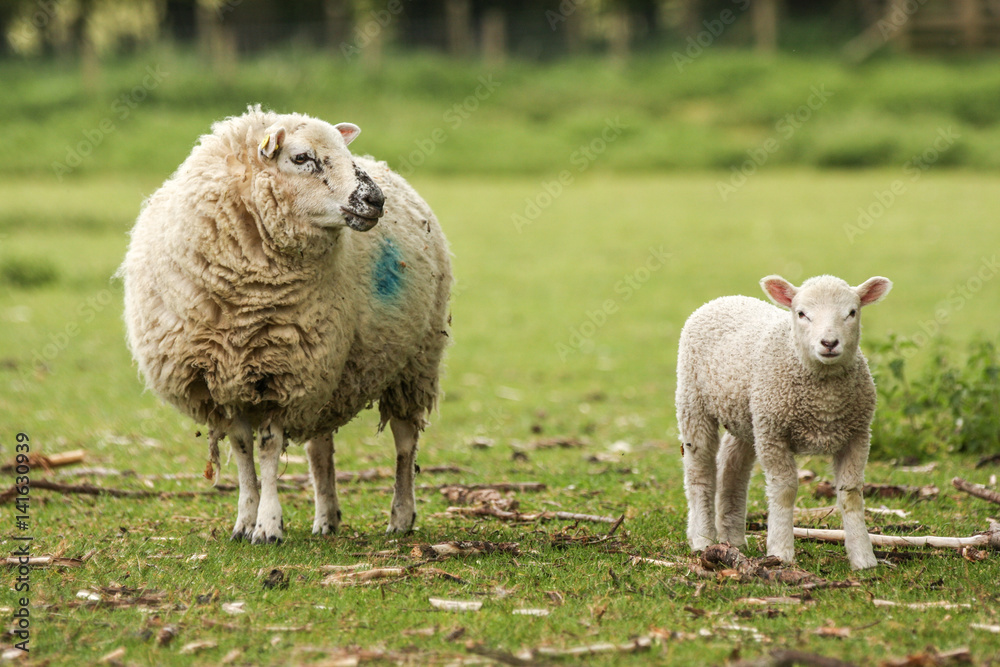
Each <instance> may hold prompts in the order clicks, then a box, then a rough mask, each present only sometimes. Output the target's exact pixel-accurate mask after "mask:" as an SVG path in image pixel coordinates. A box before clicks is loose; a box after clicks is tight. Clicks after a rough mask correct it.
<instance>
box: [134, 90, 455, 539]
mask: <svg viewBox="0 0 1000 667" xmlns="http://www.w3.org/2000/svg"><path fill="white" fill-rule="evenodd" d="M359 132H360V130H359V129H358V127H357V126H355V125H352V124H350V123H341V124H339V125H336V126H334V125H330V124H328V123H325V122H323V121H321V120H317V119H314V118H310V117H308V116H304V115H300V114H289V115H277V114H275V113H271V112H262V111H261V110H260V108H259V107H254V108H251V109H249V110H248V111H247V113H246V114H244V115H242V116H239V117H234V118H228V119H226V120H224V121H221V122H219V123H216V124H215V125H213V126H212V133H211V134H208V135H205V136H203V137H202V138H201V141H200V142H199V144H198V145H197V146H195V148H194V150H193V151H192V152H191V155H190V156H189V157H188V158H187V159H186V160H185V161H184V163H183V164H181V166H180V167H179V168H178V170H177V172H176V173H174V175H173V176H171V177H170V179H168V180H167V181H166V182H165V183H164V184H163V186H162V187H161V188H160V189H159V190H157V191H156V193H154V194H153V196H152V197H150V199H149V200H148V201H147V202H146V204H145V206H144V208H143V210H142V212H141V214H140V215H139V218H138V220H137V221H136V224H135V228H134V229H133V230H132V240H131V244H130V245H129V249H128V253H127V255H126V257H125V262H124V264H123V265H122V267H121V269H120V274H121V275H122V276H123V277H124V281H125V322H126V325H127V329H128V341H129V345H130V347H131V349H132V354H133V355H134V357H135V359H136V361H137V362H138V364H139V368H140V370H141V372H142V374H143V375H144V376H145V379H146V383H147V385H148V386H149V388H150V389H152V390H153V391H154V392H156V393H157V394H158V395H159V396H161V397H163V398H164V399H166V400H167V401H169V402H171V403H172V404H174V405H175V406H176V407H177V408H179V409H180V410H181V411H182V412H184V413H185V414H187V415H188V416H190V417H192V418H193V419H195V420H196V421H198V422H200V423H205V424H208V426H209V429H210V453H211V460H212V461H213V463H214V464H215V465H216V466H217V465H218V444H217V443H218V440H219V439H221V438H223V437H225V436H229V438H230V443H231V446H232V450H233V452H234V453H235V455H236V466H237V470H238V473H239V481H240V495H239V505H238V507H239V510H238V514H237V518H236V524H235V526H234V528H233V538H234V539H239V538H248V539H251V540H252V541H253V542H254V543H259V542H277V541H281V539H282V538H283V529H284V527H283V522H282V517H281V504H280V503H279V501H278V491H277V477H278V460H279V456H280V455H281V452H282V451H283V450H284V449H285V447H286V445H287V443H288V441H289V439H291V440H296V441H300V442H301V441H308V444H307V451H308V455H309V463H310V473H311V476H312V480H313V485H314V488H315V501H316V512H315V520H314V522H313V532H314V533H322V534H325V533H328V532H332V531H335V530H336V529H337V527H338V525H339V523H340V510H339V507H338V502H337V491H336V476H335V472H334V462H333V436H332V434H333V433H334V432H335V431H336V430H337V429H338V428H339V427H341V426H343V425H344V424H346V423H347V422H348V421H350V420H351V419H352V418H353V417H354V416H355V415H356V414H357V413H358V412H360V411H361V410H363V409H365V408H366V407H371V406H372V404H373V402H375V401H378V404H379V411H380V413H381V423H380V425H379V428H380V429H381V428H382V427H384V426H385V424H386V423H387V422H388V423H389V425H390V426H391V430H392V434H393V437H394V440H395V445H396V485H395V495H394V497H393V500H392V511H391V515H390V519H389V531H390V532H405V531H408V530H410V529H411V527H412V526H413V522H414V519H415V517H416V512H415V500H414V494H413V475H414V472H415V455H416V448H417V437H418V434H419V432H420V431H421V430H422V429H423V428H424V427H425V425H426V422H425V415H426V414H427V413H428V412H429V411H430V410H431V409H432V408H433V406H434V404H435V401H436V398H437V394H438V367H439V364H440V362H441V358H442V354H443V350H444V348H445V345H446V341H447V339H448V326H449V323H448V318H449V316H448V294H449V291H450V288H451V267H450V263H449V258H448V250H447V245H446V242H445V238H444V235H443V234H442V232H441V228H440V226H439V225H438V222H437V219H436V218H435V217H434V214H433V213H432V212H431V210H430V208H429V207H428V206H427V204H426V202H424V200H423V199H421V198H420V197H419V196H418V195H417V193H416V192H415V191H414V190H413V189H412V188H411V187H410V185H409V184H408V183H407V182H406V181H405V180H403V178H402V177H401V176H399V175H398V174H395V173H393V172H392V171H390V170H389V168H388V167H387V166H386V165H385V163H382V162H375V161H374V160H372V159H370V158H360V157H355V156H353V155H352V154H351V153H350V151H348V149H347V145H348V144H349V143H350V142H351V141H352V140H353V139H354V138H355V137H356V136H357V135H358V133H359ZM380 218H381V222H379V219H380ZM376 223H379V224H377V225H376ZM255 431H256V432H257V433H258V434H259V436H260V442H259V447H260V454H259V459H260V474H261V488H260V492H259V493H258V490H257V475H256V471H255V469H254V459H253V448H254V433H255ZM217 474H218V473H216V475H217Z"/></svg>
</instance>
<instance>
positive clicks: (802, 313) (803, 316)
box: [799, 310, 809, 320]
mask: <svg viewBox="0 0 1000 667" xmlns="http://www.w3.org/2000/svg"><path fill="white" fill-rule="evenodd" d="M799 319H800V320H808V319H809V318H808V317H806V313H805V311H804V310H800V311H799Z"/></svg>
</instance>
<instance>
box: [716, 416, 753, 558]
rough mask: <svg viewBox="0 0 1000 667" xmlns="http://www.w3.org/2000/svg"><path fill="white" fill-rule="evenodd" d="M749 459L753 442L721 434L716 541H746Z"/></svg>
mask: <svg viewBox="0 0 1000 667" xmlns="http://www.w3.org/2000/svg"><path fill="white" fill-rule="evenodd" d="M753 462H754V453H753V445H751V444H750V443H748V442H745V441H743V440H740V439H739V438H737V437H736V436H734V435H733V434H731V433H725V434H723V436H722V444H721V445H720V446H719V456H718V467H719V473H718V474H719V477H718V483H717V484H716V497H715V530H716V532H717V533H718V537H717V539H718V540H719V541H720V542H728V543H729V544H731V545H733V546H734V547H742V546H744V545H745V544H746V543H747V537H746V528H747V486H748V485H749V483H750V473H751V471H752V470H753Z"/></svg>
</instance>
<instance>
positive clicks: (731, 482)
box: [676, 276, 876, 568]
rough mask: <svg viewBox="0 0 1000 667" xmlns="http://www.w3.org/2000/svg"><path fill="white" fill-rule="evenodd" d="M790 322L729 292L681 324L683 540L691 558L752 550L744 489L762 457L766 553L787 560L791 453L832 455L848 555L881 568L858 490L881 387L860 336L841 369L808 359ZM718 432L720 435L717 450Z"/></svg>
mask: <svg viewBox="0 0 1000 667" xmlns="http://www.w3.org/2000/svg"><path fill="white" fill-rule="evenodd" d="M807 289H812V290H813V292H812V294H813V295H814V296H815V295H816V293H817V292H820V293H822V292H823V290H824V289H829V290H832V293H836V294H840V295H841V296H840V297H837V298H841V297H842V296H843V295H844V292H845V291H846V290H854V289H855V288H851V287H849V286H848V285H847V283H844V282H843V281H841V280H839V279H837V278H832V277H829V276H825V277H821V278H817V279H813V280H812V281H810V282H807V283H806V284H804V285H803V286H802V288H801V291H802V292H803V293H805V292H806V291H807ZM852 295H854V292H853V291H851V292H849V294H848V295H847V299H848V300H850V299H851V298H852ZM824 298H825V297H824V296H820V297H819V301H822V300H823V299H824ZM853 298H854V299H855V303H856V305H855V308H857V309H860V303H857V297H856V296H853ZM846 312H847V311H846V310H845V313H846ZM793 317H795V313H789V311H788V310H785V309H782V308H779V307H777V306H773V305H771V304H768V303H766V302H764V301H761V300H759V299H753V298H749V297H743V296H731V297H723V298H719V299H715V300H714V301H711V302H709V303H707V304H705V305H704V306H702V307H701V308H699V309H698V310H696V311H695V312H694V314H692V315H691V317H690V318H689V319H688V321H687V322H686V323H685V325H684V328H683V330H682V332H681V337H680V349H679V355H678V363H677V394H676V406H677V417H678V424H679V428H680V433H681V439H682V453H683V458H684V467H685V488H686V493H687V498H688V512H689V513H688V540H689V542H690V544H691V547H692V549H694V550H696V551H700V550H703V549H704V548H705V547H706V546H708V545H710V544H713V543H715V542H716V541H718V542H728V543H730V544H732V545H737V546H738V545H743V544H746V537H745V526H746V501H747V486H748V483H749V478H750V473H751V471H752V468H753V463H754V460H755V458H756V459H759V460H760V463H761V467H762V468H763V470H764V474H765V481H766V486H767V496H768V512H769V519H768V540H767V544H768V554H770V555H775V556H778V557H780V558H781V559H782V560H784V561H789V562H790V561H792V560H793V557H794V551H793V536H792V527H793V524H792V509H793V505H794V500H795V494H796V491H797V488H798V476H797V466H796V463H795V458H794V457H795V455H796V454H827V455H830V456H832V457H833V463H834V471H835V475H836V478H837V488H838V491H839V493H838V499H839V502H840V505H841V509H842V511H843V514H844V522H845V529H846V530H848V531H849V532H850V538H849V542H848V544H847V550H848V557H849V559H850V561H851V564H852V566H853V567H855V568H864V567H872V566H874V565H875V564H876V562H875V558H874V556H873V554H872V548H871V544H870V540H869V538H868V533H867V530H866V529H865V525H864V515H863V511H864V503H863V499H862V496H861V491H862V488H863V484H864V466H865V463H866V461H867V458H868V449H869V438H870V425H871V420H872V417H873V415H874V410H875V386H874V383H873V382H872V378H871V375H870V373H869V371H868V364H867V362H866V360H865V358H864V356H863V355H862V354H861V352H860V350H859V349H857V339H856V338H855V340H854V341H853V349H845V350H844V354H845V355H848V356H847V358H845V359H844V360H843V362H844V363H838V364H832V365H824V364H822V363H818V362H816V361H815V360H812V359H808V358H806V355H805V354H804V353H803V351H802V349H801V347H800V345H799V343H798V342H797V341H796V335H795V331H794V326H793V322H794V320H793V319H792V318H793ZM856 326H857V327H860V321H859V322H857V324H856ZM847 344H848V345H849V344H850V343H847ZM720 426H721V427H722V428H723V429H725V432H724V434H723V437H722V442H721V445H720V439H719V427H720Z"/></svg>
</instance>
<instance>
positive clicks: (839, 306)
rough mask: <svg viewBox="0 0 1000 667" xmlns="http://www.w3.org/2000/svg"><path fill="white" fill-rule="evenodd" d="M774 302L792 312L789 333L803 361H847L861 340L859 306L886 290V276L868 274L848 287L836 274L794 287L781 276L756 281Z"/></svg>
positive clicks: (826, 363) (888, 285)
mask: <svg viewBox="0 0 1000 667" xmlns="http://www.w3.org/2000/svg"><path fill="white" fill-rule="evenodd" d="M760 285H761V287H763V288H764V292H765V293H766V294H767V295H768V296H769V297H770V298H771V300H772V301H774V303H776V304H778V305H779V306H783V307H785V308H789V309H790V310H791V312H792V334H793V338H794V341H795V344H796V347H797V348H798V352H799V356H800V357H801V358H802V360H803V362H805V363H807V364H817V363H818V364H822V365H824V366H836V365H844V366H847V365H850V364H851V363H852V362H853V360H854V357H855V355H856V354H857V351H858V343H859V342H860V340H861V308H862V307H863V306H867V305H870V304H873V303H876V302H878V301H880V300H882V298H883V297H884V296H885V295H886V294H888V293H889V290H890V289H891V288H892V282H890V281H889V279H888V278H882V277H879V276H876V277H874V278H869V279H868V280H866V281H865V282H863V283H862V284H860V285H858V286H857V287H851V286H850V285H848V284H847V283H846V282H844V281H843V280H841V279H840V278H835V277H833V276H819V277H816V278H810V279H809V280H807V281H805V282H804V283H802V286H801V287H795V286H794V285H792V284H791V283H790V282H788V281H787V280H785V279H784V278H782V277H781V276H768V277H766V278H764V279H763V280H761V281H760Z"/></svg>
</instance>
